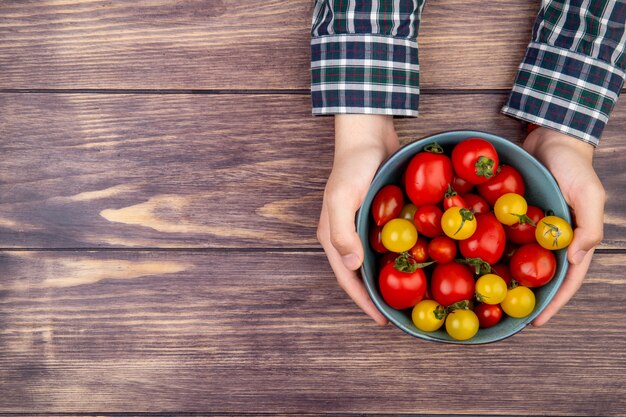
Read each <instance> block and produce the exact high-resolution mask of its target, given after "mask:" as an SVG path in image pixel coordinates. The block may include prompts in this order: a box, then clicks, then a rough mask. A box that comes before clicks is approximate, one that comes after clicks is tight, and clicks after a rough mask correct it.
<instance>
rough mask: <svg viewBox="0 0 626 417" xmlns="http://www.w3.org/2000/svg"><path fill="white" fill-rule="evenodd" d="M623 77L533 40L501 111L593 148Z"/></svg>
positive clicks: (614, 69)
mask: <svg viewBox="0 0 626 417" xmlns="http://www.w3.org/2000/svg"><path fill="white" fill-rule="evenodd" d="M624 78H625V74H624V71H622V70H621V69H619V68H617V67H615V66H612V65H610V64H608V63H606V62H604V61H599V60H597V59H593V58H590V57H588V56H586V55H582V54H578V53H575V52H572V51H569V50H567V49H561V48H557V47H553V46H550V45H546V44H540V43H534V42H533V43H531V44H530V45H529V46H528V50H527V51H526V56H525V57H524V60H523V62H522V63H521V65H520V68H519V71H518V74H517V79H516V80H515V84H514V86H513V89H512V91H511V95H510V96H509V100H508V102H507V103H506V105H505V106H504V107H503V108H502V112H503V113H504V114H507V115H510V116H513V117H517V118H519V119H522V120H525V121H528V122H532V123H535V124H537V125H540V126H544V127H548V128H552V129H555V130H559V131H561V132H563V133H565V134H568V135H571V136H574V137H577V138H579V139H582V140H584V141H586V142H589V143H591V144H592V145H594V146H596V145H598V143H599V141H600V136H601V135H602V131H603V130H604V126H605V125H606V122H607V121H608V119H609V115H610V114H611V110H612V109H613V106H614V105H615V102H616V101H617V98H618V96H619V92H620V90H621V88H622V85H623V83H624Z"/></svg>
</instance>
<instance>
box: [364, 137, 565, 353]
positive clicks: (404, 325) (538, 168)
mask: <svg viewBox="0 0 626 417" xmlns="http://www.w3.org/2000/svg"><path fill="white" fill-rule="evenodd" d="M471 137H480V138H483V139H486V140H488V141H489V142H491V143H492V144H493V146H494V147H495V148H496V150H497V151H498V155H499V158H500V161H501V162H503V163H506V164H509V165H511V166H513V167H514V168H516V169H517V170H518V171H519V172H520V173H521V174H522V176H523V177H524V181H525V183H526V196H525V197H526V199H527V200H528V203H529V204H532V205H536V206H538V207H541V208H542V209H550V210H552V211H554V213H555V215H557V216H560V217H563V218H564V219H566V220H567V221H568V222H571V218H570V213H569V208H568V206H567V203H566V202H565V199H564V198H563V195H562V194H561V190H560V189H559V186H558V185H557V183H556V181H555V179H554V177H553V176H552V174H551V173H550V172H549V171H548V170H547V169H546V168H545V167H544V166H543V165H542V164H541V163H540V162H539V161H537V160H536V159H535V158H534V157H533V156H532V155H530V154H529V153H528V152H526V151H525V150H523V149H522V148H521V147H520V146H518V145H516V144H514V143H512V142H510V141H508V140H506V139H503V138H501V137H499V136H495V135H492V134H489V133H484V132H476V131H453V132H445V133H440V134H437V135H434V136H430V137H427V138H424V139H420V140H418V141H416V142H412V143H409V144H408V145H406V146H404V147H402V148H400V149H399V150H398V151H397V152H395V153H394V154H393V155H391V156H390V157H389V158H388V159H387V160H386V161H385V162H384V163H383V164H382V165H381V166H380V168H379V169H378V172H377V173H376V175H375V177H374V180H373V181H372V184H371V186H370V189H369V191H368V193H367V195H366V196H365V200H364V201H363V204H362V206H361V209H360V210H359V212H358V213H357V219H356V223H357V231H358V233H359V236H360V237H361V241H362V242H363V246H364V249H365V260H364V262H363V266H362V267H361V275H362V277H363V280H364V282H365V285H366V287H367V291H368V292H369V295H370V297H371V298H372V300H373V301H374V304H376V306H377V307H378V309H379V310H380V311H381V312H382V313H383V314H384V315H385V317H387V319H389V321H390V322H392V323H393V324H395V325H396V326H397V327H399V328H400V329H402V330H403V331H405V332H406V333H408V334H410V335H412V336H415V337H419V338H421V339H426V340H432V341H437V342H447V343H459V344H482V343H490V342H495V341H498V340H502V339H504V338H506V337H509V336H512V335H514V334H515V333H517V332H519V331H521V330H522V329H523V328H524V327H525V326H526V325H528V324H529V323H530V322H531V321H532V320H533V319H534V318H535V317H537V316H538V315H539V313H540V312H541V311H542V310H543V309H544V308H545V307H546V306H547V305H548V304H549V302H550V300H552V298H553V297H554V295H555V294H556V291H557V290H558V288H559V287H560V286H561V283H562V282H563V279H564V277H565V272H566V271H567V266H568V262H567V252H566V249H562V250H559V251H556V252H555V255H556V258H557V270H556V275H555V277H554V278H553V279H552V280H551V281H550V282H549V283H548V284H547V285H544V286H543V287H540V288H535V289H534V292H535V296H536V305H535V309H534V311H533V312H532V313H531V314H530V316H528V317H525V318H523V319H516V318H512V317H508V316H506V315H503V317H502V321H500V323H498V324H497V325H496V326H494V327H491V328H489V329H480V330H479V331H478V334H477V335H476V336H474V337H473V338H472V339H469V340H465V341H458V340H455V339H452V338H451V337H450V336H448V334H447V333H446V331H445V328H444V327H442V328H441V329H439V330H437V331H435V332H430V333H429V332H423V331H421V330H419V329H418V328H417V327H415V326H414V325H413V322H412V320H411V309H408V310H403V311H399V310H395V309H393V308H391V307H389V306H388V305H387V304H386V303H385V301H384V300H383V298H382V296H381V295H380V291H379V288H378V276H377V275H378V274H377V265H376V254H375V253H374V251H373V250H372V249H371V247H370V245H369V239H368V236H369V228H370V227H371V226H372V224H373V221H372V218H371V215H370V208H371V204H372V200H373V199H374V196H375V195H376V193H377V192H378V190H380V189H381V188H382V187H383V186H385V185H387V184H400V177H401V176H402V173H403V172H404V170H405V169H406V167H407V165H408V163H409V161H410V160H411V158H412V157H413V155H415V154H416V153H418V152H421V151H422V150H423V149H424V146H426V145H428V144H430V143H433V142H437V143H438V144H439V145H441V146H442V147H443V148H444V150H445V151H446V154H448V155H450V152H451V149H452V147H453V146H454V145H455V144H456V143H458V142H460V141H461V140H463V139H467V138H471Z"/></svg>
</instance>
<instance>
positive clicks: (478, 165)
mask: <svg viewBox="0 0 626 417" xmlns="http://www.w3.org/2000/svg"><path fill="white" fill-rule="evenodd" d="M498 163H499V160H498V153H497V152H496V148H494V147H493V145H492V144H491V143H489V142H488V141H486V140H485V139H481V138H471V139H465V140H464V141H462V142H459V143H458V144H456V145H455V146H454V148H453V149H452V166H453V167H454V172H456V175H457V176H459V177H461V178H462V179H464V180H465V181H467V182H469V183H471V184H482V183H483V182H486V181H489V179H490V178H492V177H493V176H495V174H496V171H497V170H498Z"/></svg>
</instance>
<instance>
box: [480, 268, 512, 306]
mask: <svg viewBox="0 0 626 417" xmlns="http://www.w3.org/2000/svg"><path fill="white" fill-rule="evenodd" d="M506 293H507V286H506V281H504V280H503V279H502V278H501V277H499V276H498V275H496V274H485V275H483V276H482V277H480V278H478V280H477V281H476V295H477V296H478V299H479V301H482V302H483V303H485V304H500V303H501V302H502V301H503V300H504V298H505V297H506Z"/></svg>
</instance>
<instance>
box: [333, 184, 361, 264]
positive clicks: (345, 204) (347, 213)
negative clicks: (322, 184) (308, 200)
mask: <svg viewBox="0 0 626 417" xmlns="http://www.w3.org/2000/svg"><path fill="white" fill-rule="evenodd" d="M350 194H351V193H350V192H348V193H345V194H344V193H340V192H337V191H335V192H333V193H332V195H329V198H328V214H329V223H330V225H329V226H330V241H331V243H332V245H333V246H334V247H335V249H336V250H337V252H339V255H341V260H342V261H343V264H344V265H345V266H346V268H348V269H350V270H352V271H354V270H356V269H358V268H359V267H360V266H361V263H363V256H364V255H363V246H362V244H361V239H360V238H359V235H358V234H357V232H356V226H355V223H354V217H355V214H356V211H357V209H358V207H359V205H360V202H359V201H355V200H356V199H351V198H350ZM350 200H352V201H350Z"/></svg>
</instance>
